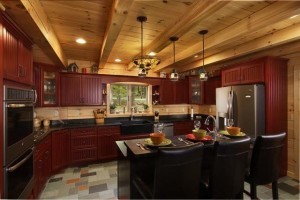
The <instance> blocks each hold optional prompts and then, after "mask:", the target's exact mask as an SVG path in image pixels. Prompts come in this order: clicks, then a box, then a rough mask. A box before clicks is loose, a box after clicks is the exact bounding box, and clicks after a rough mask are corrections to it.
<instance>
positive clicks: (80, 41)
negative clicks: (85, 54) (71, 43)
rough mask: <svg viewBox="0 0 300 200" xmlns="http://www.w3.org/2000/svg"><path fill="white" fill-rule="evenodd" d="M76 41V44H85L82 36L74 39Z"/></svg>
mask: <svg viewBox="0 0 300 200" xmlns="http://www.w3.org/2000/svg"><path fill="white" fill-rule="evenodd" d="M76 42H77V43H78V44H85V43H86V40H85V39H83V38H78V39H76Z"/></svg>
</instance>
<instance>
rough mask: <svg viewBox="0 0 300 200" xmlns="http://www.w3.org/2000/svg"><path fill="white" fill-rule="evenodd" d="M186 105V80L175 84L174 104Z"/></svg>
mask: <svg viewBox="0 0 300 200" xmlns="http://www.w3.org/2000/svg"><path fill="white" fill-rule="evenodd" d="M184 103H188V80H187V79H183V80H178V81H177V82H175V104H184Z"/></svg>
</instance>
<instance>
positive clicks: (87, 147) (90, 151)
mask: <svg viewBox="0 0 300 200" xmlns="http://www.w3.org/2000/svg"><path fill="white" fill-rule="evenodd" d="M96 160H97V129H96V128H79V129H73V130H71V163H72V164H77V163H84V162H89V161H96Z"/></svg>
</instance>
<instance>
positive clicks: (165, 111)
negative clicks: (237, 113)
mask: <svg viewBox="0 0 300 200" xmlns="http://www.w3.org/2000/svg"><path fill="white" fill-rule="evenodd" d="M191 107H193V110H194V111H193V113H194V114H205V115H215V114H216V106H215V105H191V104H176V105H153V107H152V112H151V111H150V112H149V113H148V114H147V115H150V116H153V114H154V111H159V114H160V115H182V114H191ZM96 109H106V106H77V107H47V108H36V109H35V113H36V116H37V117H39V118H41V119H46V118H47V119H50V120H64V119H88V118H94V114H93V111H94V110H96ZM119 116H120V115H118V114H115V115H108V117H119ZM137 116H139V115H138V114H137Z"/></svg>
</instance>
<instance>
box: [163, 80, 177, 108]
mask: <svg viewBox="0 0 300 200" xmlns="http://www.w3.org/2000/svg"><path fill="white" fill-rule="evenodd" d="M160 87H161V90H160V104H174V103H175V101H174V97H175V81H170V80H169V79H162V80H161V86H160Z"/></svg>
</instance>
